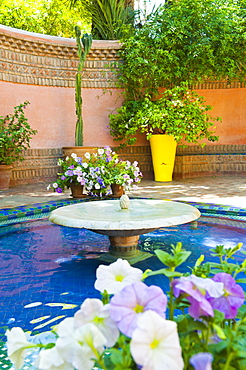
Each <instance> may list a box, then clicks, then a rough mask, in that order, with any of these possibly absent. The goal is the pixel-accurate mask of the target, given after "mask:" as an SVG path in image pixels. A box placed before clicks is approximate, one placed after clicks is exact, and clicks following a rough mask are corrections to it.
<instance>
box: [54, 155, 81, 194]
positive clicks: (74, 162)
mask: <svg viewBox="0 0 246 370" xmlns="http://www.w3.org/2000/svg"><path fill="white" fill-rule="evenodd" d="M58 165H59V166H60V167H61V172H58V177H57V179H56V181H55V182H53V183H52V184H51V185H49V186H48V190H49V189H50V187H52V188H53V190H54V191H55V192H57V193H62V192H63V191H64V190H65V189H66V188H67V189H69V188H71V187H72V185H81V187H83V186H84V185H85V183H86V180H85V179H86V176H87V175H88V163H87V161H86V160H83V159H82V158H81V157H78V156H77V154H75V153H72V154H71V156H70V157H66V158H65V159H61V158H59V160H58ZM81 189H82V188H81ZM81 194H82V190H81Z"/></svg>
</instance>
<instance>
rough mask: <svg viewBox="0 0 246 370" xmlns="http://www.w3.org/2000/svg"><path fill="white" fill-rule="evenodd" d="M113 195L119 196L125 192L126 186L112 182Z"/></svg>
mask: <svg viewBox="0 0 246 370" xmlns="http://www.w3.org/2000/svg"><path fill="white" fill-rule="evenodd" d="M111 189H112V196H114V197H116V198H118V197H121V196H122V195H123V194H125V191H124V188H123V186H122V185H118V184H111Z"/></svg>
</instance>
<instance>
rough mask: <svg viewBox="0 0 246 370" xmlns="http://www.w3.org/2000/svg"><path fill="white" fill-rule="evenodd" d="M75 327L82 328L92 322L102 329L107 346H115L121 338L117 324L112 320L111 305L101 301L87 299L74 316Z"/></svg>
mask: <svg viewBox="0 0 246 370" xmlns="http://www.w3.org/2000/svg"><path fill="white" fill-rule="evenodd" d="M74 319H75V327H80V326H82V325H84V324H87V323H88V322H92V323H93V324H94V325H96V326H97V327H98V329H100V331H101V332H102V333H103V335H104V336H105V338H106V339H107V343H106V345H107V346H108V347H111V346H113V345H114V344H115V343H116V341H117V339H118V336H119V330H118V329H117V325H116V323H115V322H114V321H113V320H112V319H111V317H110V313H109V304H106V305H104V304H103V303H102V301H101V300H100V299H96V298H92V299H90V298H87V299H86V300H85V301H84V302H83V303H82V305H81V307H80V310H79V311H77V312H76V313H75V315H74Z"/></svg>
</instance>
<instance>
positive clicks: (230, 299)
mask: <svg viewBox="0 0 246 370" xmlns="http://www.w3.org/2000/svg"><path fill="white" fill-rule="evenodd" d="M213 281H215V282H221V283H223V284H224V292H223V295H222V296H220V297H217V298H213V297H210V298H208V300H209V302H210V304H211V306H212V307H213V309H214V310H218V311H220V312H223V313H224V314H225V318H226V319H234V318H235V317H236V316H237V310H238V308H239V307H241V306H242V305H243V303H244V291H243V288H242V287H241V286H240V285H239V284H237V283H236V281H235V279H234V278H233V277H232V276H231V275H229V274H226V273H225V272H220V273H218V274H216V275H214V277H213Z"/></svg>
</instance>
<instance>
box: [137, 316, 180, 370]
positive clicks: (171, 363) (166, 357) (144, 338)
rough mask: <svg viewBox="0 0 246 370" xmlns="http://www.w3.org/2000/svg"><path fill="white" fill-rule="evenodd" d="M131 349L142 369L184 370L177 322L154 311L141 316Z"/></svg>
mask: <svg viewBox="0 0 246 370" xmlns="http://www.w3.org/2000/svg"><path fill="white" fill-rule="evenodd" d="M130 351H131V354H132V357H133V359H134V361H135V362H136V363H137V364H138V365H140V366H142V367H141V370H160V369H170V370H182V369H183V367H184V363H183V358H182V351H181V347H180V343H179V337H178V332H177V324H176V323H175V322H174V321H169V320H165V319H163V318H162V317H161V316H160V315H158V314H157V313H156V312H154V311H151V310H149V311H146V312H144V313H143V315H142V316H140V317H139V319H138V323H137V328H136V329H135V330H134V332H133V334H132V340H131V343H130Z"/></svg>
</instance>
